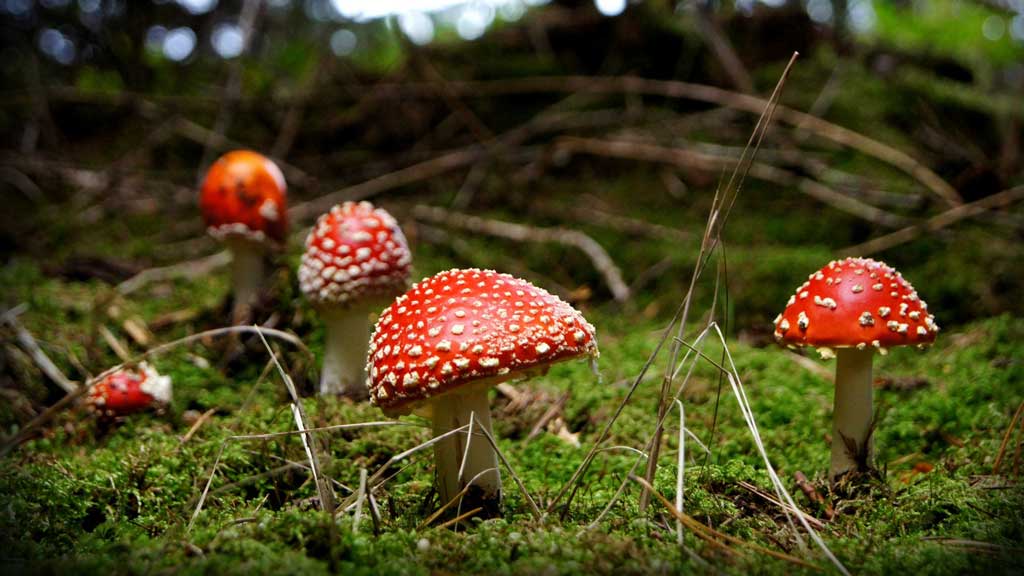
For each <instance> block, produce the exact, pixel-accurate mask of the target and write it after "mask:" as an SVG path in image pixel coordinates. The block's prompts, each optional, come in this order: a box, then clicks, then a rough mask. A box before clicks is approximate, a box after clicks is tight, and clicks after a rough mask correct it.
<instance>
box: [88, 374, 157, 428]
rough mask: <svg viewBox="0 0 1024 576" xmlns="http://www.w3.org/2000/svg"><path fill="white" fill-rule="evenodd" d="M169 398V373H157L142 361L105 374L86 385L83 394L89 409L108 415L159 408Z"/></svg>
mask: <svg viewBox="0 0 1024 576" xmlns="http://www.w3.org/2000/svg"><path fill="white" fill-rule="evenodd" d="M170 401H171V378H170V376H161V375H160V374H159V373H158V372H157V371H156V369H155V368H153V367H151V366H150V365H149V364H147V363H145V362H141V363H139V365H138V367H137V368H136V369H131V368H122V369H121V370H117V371H116V372H113V373H111V374H108V375H107V376H106V377H104V378H103V379H102V380H100V381H99V382H96V383H95V384H93V385H92V386H91V387H90V388H89V393H88V396H87V397H86V405H87V406H88V407H89V409H90V410H92V411H93V412H96V413H97V414H100V415H102V416H105V417H108V418H115V417H118V416H126V415H128V414H134V413H136V412H142V411H143V410H147V409H149V408H161V407H163V406H165V405H167V404H168V403H170Z"/></svg>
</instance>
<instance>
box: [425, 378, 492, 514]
mask: <svg viewBox="0 0 1024 576" xmlns="http://www.w3.org/2000/svg"><path fill="white" fill-rule="evenodd" d="M489 388H490V386H478V387H476V388H475V389H470V390H467V391H465V392H452V393H448V394H445V395H443V396H441V397H439V398H437V399H436V400H434V401H433V402H432V419H433V422H434V437H437V436H440V435H441V434H444V433H445V432H449V431H451V430H454V429H456V428H459V427H461V426H465V425H467V424H469V420H470V414H472V415H473V430H472V432H473V433H472V434H471V435H467V434H464V433H459V434H452V435H451V436H449V437H448V438H445V439H444V440H441V441H440V442H438V443H437V444H434V460H435V464H436V470H437V491H438V494H439V495H440V497H441V505H442V506H443V505H444V504H447V503H448V502H449V501H451V499H452V498H455V497H456V496H457V495H458V494H459V492H461V491H462V489H463V488H465V487H466V485H467V484H469V483H472V484H473V486H474V488H470V489H469V490H468V491H467V493H466V496H465V498H464V500H463V503H462V506H461V510H462V512H466V511H468V510H471V509H472V508H475V507H477V506H482V507H483V508H484V510H483V515H484V516H490V515H495V514H497V512H498V505H499V504H500V503H501V472H500V471H499V468H498V455H497V454H496V453H495V452H494V448H493V447H492V446H491V443H490V442H488V440H487V437H486V436H484V435H483V434H482V433H481V432H480V429H484V430H486V431H487V433H488V434H490V435H491V437H492V438H493V437H494V434H493V432H491V408H490V404H489V402H488V399H487V391H488V389H489ZM467 442H468V443H469V450H468V451H467V450H466V443H467ZM463 460H465V462H464V463H463ZM460 469H461V475H460V473H459V472H460ZM477 489H479V490H477Z"/></svg>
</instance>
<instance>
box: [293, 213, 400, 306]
mask: <svg viewBox="0 0 1024 576" xmlns="http://www.w3.org/2000/svg"><path fill="white" fill-rule="evenodd" d="M411 261H412V254H411V253H410V252H409V244H408V243H407V242H406V241H405V235H403V234H402V230H401V228H399V227H398V222H396V221H395V219H394V218H392V217H391V214H388V213H387V212H386V211H384V210H382V209H380V208H374V207H373V204H370V203H369V202H359V203H356V202H345V203H344V204H341V205H338V206H335V207H334V208H331V211H330V212H328V213H326V214H324V215H322V216H320V218H319V219H318V220H317V222H316V226H314V227H313V230H312V231H311V232H310V233H309V236H307V237H306V253H305V254H303V255H302V263H301V264H300V265H299V287H300V288H301V289H302V293H303V294H305V295H306V297H307V298H309V299H310V300H312V301H313V302H314V303H317V304H321V305H323V304H329V305H347V304H351V303H352V302H355V301H357V300H362V299H364V298H386V299H388V300H390V299H391V298H394V297H395V296H396V295H398V294H400V293H401V292H402V291H403V290H405V288H406V286H407V285H408V284H407V282H408V279H409V264H410V262H411Z"/></svg>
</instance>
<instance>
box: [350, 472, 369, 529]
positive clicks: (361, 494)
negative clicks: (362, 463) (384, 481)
mask: <svg viewBox="0 0 1024 576" xmlns="http://www.w3.org/2000/svg"><path fill="white" fill-rule="evenodd" d="M366 494H367V490H366V468H360V469H359V490H358V491H357V492H356V512H355V514H353V515H352V533H353V534H354V533H356V532H359V521H360V520H362V519H363V502H364V501H365V500H366Z"/></svg>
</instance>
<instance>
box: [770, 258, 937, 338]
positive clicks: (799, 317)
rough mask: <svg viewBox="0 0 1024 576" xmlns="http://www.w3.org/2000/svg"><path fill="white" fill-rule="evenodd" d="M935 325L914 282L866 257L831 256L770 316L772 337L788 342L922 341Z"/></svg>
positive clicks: (935, 331)
mask: <svg viewBox="0 0 1024 576" xmlns="http://www.w3.org/2000/svg"><path fill="white" fill-rule="evenodd" d="M938 332H939V326H938V325H937V324H936V323H935V316H933V315H932V314H929V313H928V304H926V303H925V301H924V300H921V299H920V298H919V297H918V295H917V291H916V290H914V287H913V286H911V285H910V282H907V281H906V280H905V279H904V278H903V276H901V275H900V273H899V272H897V271H896V270H895V269H894V268H892V267H890V266H888V265H887V264H885V263H884V262H878V261H876V260H872V259H870V258H846V259H845V260H838V261H836V260H833V261H832V262H829V263H828V265H827V266H825V267H824V268H822V269H821V270H819V271H817V272H815V273H813V274H811V275H810V276H809V277H808V279H807V281H806V282H804V283H803V284H801V285H800V286H799V287H798V288H797V289H796V293H795V294H794V295H793V296H791V297H790V298H789V302H788V303H787V304H786V309H785V311H783V313H782V314H780V315H779V316H778V317H777V318H776V319H775V338H776V340H778V341H779V342H781V343H783V344H786V345H789V346H815V347H817V348H818V351H819V353H821V354H822V356H824V357H831V355H832V354H831V351H832V349H833V348H848V347H855V348H857V349H860V350H863V349H866V348H875V349H878V350H879V351H880V352H882V353H885V351H886V349H888V348H892V347H894V346H908V345H917V346H919V347H924V346H927V345H929V344H931V343H932V342H934V341H935V335H936V334H937V333H938Z"/></svg>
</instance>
